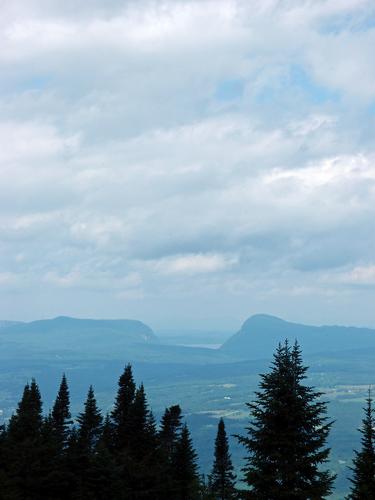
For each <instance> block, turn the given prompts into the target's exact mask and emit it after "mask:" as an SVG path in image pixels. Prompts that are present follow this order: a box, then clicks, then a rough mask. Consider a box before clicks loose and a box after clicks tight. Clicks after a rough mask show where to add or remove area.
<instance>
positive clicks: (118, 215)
mask: <svg viewBox="0 0 375 500" xmlns="http://www.w3.org/2000/svg"><path fill="white" fill-rule="evenodd" d="M0 9H1V16H0V319H17V320H33V319H37V318H48V317H54V316H58V315H71V316H77V317H92V318H99V317H100V318H136V319H140V320H143V321H145V322H146V323H148V324H149V325H150V326H152V327H153V328H155V329H168V328H169V329H178V328H181V329H184V330H186V329H189V328H191V329H197V328H204V329H210V330H215V329H216V330H233V331H234V330H236V329H238V327H239V326H240V324H241V323H242V321H243V320H245V319H246V318H247V317H248V316H250V315H252V314H254V313H269V314H275V315H278V316H280V317H282V318H285V319H289V320H293V321H301V322H305V323H311V324H323V323H324V324H356V325H367V326H374V327H375V313H374V309H375V308H374V304H375V230H374V229H375V140H374V139H375V58H374V56H373V50H374V47H375V3H374V1H373V0H335V1H332V0H246V1H235V0H224V1H223V0H221V1H220V0H215V1H209V0H207V1H205V0H203V1H202V0H199V1H189V0H186V1H180V0H172V1H171V0H165V1H163V0H159V1H146V0H137V1H124V0H123V1H118V0H107V1H106V2H103V1H102V0H87V1H86V2H77V1H76V0H64V1H63V2H62V1H61V0H0Z"/></svg>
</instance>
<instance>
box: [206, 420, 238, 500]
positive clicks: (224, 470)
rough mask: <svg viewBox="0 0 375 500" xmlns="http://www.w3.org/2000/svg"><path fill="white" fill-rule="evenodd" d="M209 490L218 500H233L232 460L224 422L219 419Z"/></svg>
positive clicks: (233, 478)
mask: <svg viewBox="0 0 375 500" xmlns="http://www.w3.org/2000/svg"><path fill="white" fill-rule="evenodd" d="M210 490H211V493H212V494H213V497H214V498H215V499H218V500H229V499H232V498H235V495H236V490H235V475H234V473H233V464H232V459H231V456H230V453H229V443H228V438H227V434H226V431H225V424H224V420H223V419H222V418H221V419H220V421H219V424H218V427H217V436H216V439H215V458H214V464H213V468H212V472H211V475H210Z"/></svg>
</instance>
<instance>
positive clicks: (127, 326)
mask: <svg viewBox="0 0 375 500" xmlns="http://www.w3.org/2000/svg"><path fill="white" fill-rule="evenodd" d="M0 343H1V344H2V346H3V347H4V348H5V347H7V348H8V349H13V350H15V351H17V350H18V351H20V352H21V351H22V352H28V351H30V352H35V353H39V354H42V353H46V352H50V353H51V354H52V355H61V354H63V353H65V352H80V353H82V354H85V353H87V354H90V355H92V354H95V353H99V354H103V355H107V354H108V355H113V354H119V353H121V352H123V351H124V349H125V348H128V347H130V346H132V345H140V346H142V345H150V344H157V343H158V338H157V337H156V335H155V334H154V332H153V331H152V330H151V328H150V327H149V326H147V325H145V324H144V323H142V322H141V321H136V320H129V319H119V320H94V319H77V318H69V317H64V316H61V317H58V318H54V319H46V320H38V321H32V322H30V323H19V324H16V325H11V326H8V327H4V328H1V330H0Z"/></svg>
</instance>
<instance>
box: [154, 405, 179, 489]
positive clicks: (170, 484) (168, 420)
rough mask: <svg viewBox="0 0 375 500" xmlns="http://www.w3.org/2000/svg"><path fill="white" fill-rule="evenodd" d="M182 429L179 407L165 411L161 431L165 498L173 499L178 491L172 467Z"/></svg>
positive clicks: (160, 442) (172, 407)
mask: <svg viewBox="0 0 375 500" xmlns="http://www.w3.org/2000/svg"><path fill="white" fill-rule="evenodd" d="M181 428H182V415H181V408H180V406H179V405H173V406H170V407H169V408H166V409H165V412H164V414H163V416H162V418H161V422H160V431H159V446H160V458H161V467H162V469H163V470H162V476H163V478H164V479H163V482H162V483H161V491H162V497H163V498H173V495H174V492H175V489H176V478H175V477H174V470H173V467H172V460H173V457H174V454H175V451H176V446H177V443H178V440H179V438H180V433H181Z"/></svg>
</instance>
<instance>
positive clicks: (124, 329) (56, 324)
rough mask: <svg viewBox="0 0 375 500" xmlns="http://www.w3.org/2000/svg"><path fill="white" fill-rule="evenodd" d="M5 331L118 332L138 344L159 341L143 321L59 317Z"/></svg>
mask: <svg viewBox="0 0 375 500" xmlns="http://www.w3.org/2000/svg"><path fill="white" fill-rule="evenodd" d="M4 328H5V330H3V332H2V333H4V331H5V332H6V333H7V332H10V333H12V334H13V335H17V334H19V333H27V332H30V333H34V332H36V333H60V332H62V331H65V332H66V331H69V332H76V333H83V332H90V331H91V332H92V331H96V332H99V331H101V332H102V333H103V334H105V333H108V332H118V333H122V334H124V335H126V336H127V338H128V339H129V340H134V341H137V342H151V341H157V337H156V335H155V334H154V332H153V331H152V329H151V328H150V327H149V326H147V325H146V324H145V323H142V321H138V320H133V319H81V318H71V317H69V316H58V317H57V318H53V319H41V320H36V321H31V322H29V323H15V324H10V325H8V326H5V327H4Z"/></svg>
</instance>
